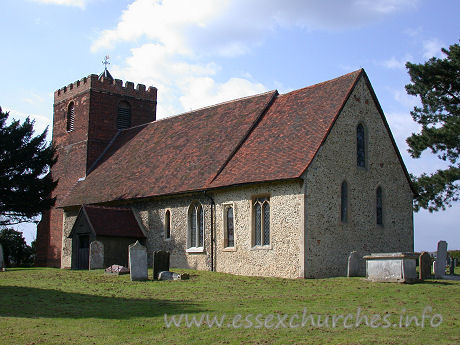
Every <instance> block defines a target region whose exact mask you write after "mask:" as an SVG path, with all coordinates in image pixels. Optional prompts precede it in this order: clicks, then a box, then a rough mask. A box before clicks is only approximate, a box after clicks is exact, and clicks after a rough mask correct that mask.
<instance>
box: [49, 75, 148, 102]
mask: <svg viewBox="0 0 460 345" xmlns="http://www.w3.org/2000/svg"><path fill="white" fill-rule="evenodd" d="M89 89H92V90H93V91H100V92H104V93H114V94H117V95H123V96H125V97H133V98H136V99H144V100H150V101H155V102H156V98H157V88H156V87H153V86H149V87H148V88H146V86H145V85H144V84H137V85H136V87H134V83H133V82H130V81H126V82H125V83H124V84H123V81H122V80H120V79H111V78H104V77H101V78H100V77H99V76H98V75H96V74H90V75H89V76H87V77H84V78H82V79H80V80H77V81H75V82H73V83H70V84H69V85H67V86H64V87H62V88H60V89H58V90H56V91H55V92H54V102H55V103H59V102H60V101H62V100H68V99H69V98H70V97H75V96H77V95H79V94H81V93H84V92H87V91H89Z"/></svg>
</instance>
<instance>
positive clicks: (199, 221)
mask: <svg viewBox="0 0 460 345" xmlns="http://www.w3.org/2000/svg"><path fill="white" fill-rule="evenodd" d="M203 243H204V212H203V207H202V206H201V204H200V203H193V204H192V205H190V207H189V212H188V249H203Z"/></svg>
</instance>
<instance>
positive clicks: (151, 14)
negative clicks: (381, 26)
mask: <svg viewBox="0 0 460 345" xmlns="http://www.w3.org/2000/svg"><path fill="white" fill-rule="evenodd" d="M416 3H417V0H373V1H370V0H354V1H341V0H328V1H303V0H285V1H278V0H252V1H246V0H233V1H230V0H223V1H213V0H195V1H193V2H192V1H181V0H163V1H159V0H136V1H134V2H133V3H132V4H130V5H129V6H128V8H127V9H126V10H125V11H124V12H123V14H122V16H121V18H120V21H119V23H118V25H117V26H116V28H114V29H110V30H104V31H103V32H102V33H101V34H100V36H99V38H98V39H97V40H96V41H95V42H94V43H93V46H92V49H93V51H96V50H98V49H107V48H111V47H113V46H114V45H115V44H116V43H117V42H121V41H133V40H135V39H137V38H140V37H145V38H147V39H149V40H152V41H155V42H159V43H162V44H164V45H166V46H168V47H170V48H173V47H174V48H175V49H177V50H178V51H181V50H190V51H195V52H196V51H197V48H202V49H205V48H207V49H208V50H209V49H210V50H211V52H213V53H220V54H223V55H228V54H232V55H235V54H241V53H245V52H247V51H248V49H249V48H250V46H251V45H252V44H257V43H258V42H260V41H261V40H263V38H264V36H265V35H266V34H267V33H269V32H271V31H272V30H274V29H276V28H278V27H293V26H297V27H305V28H308V29H321V30H337V29H344V28H351V27H356V26H360V25H363V24H366V23H370V22H373V21H375V20H378V19H380V18H382V17H383V16H385V15H388V14H390V13H393V12H396V11H399V10H402V9H406V8H408V7H413V6H415V5H416Z"/></svg>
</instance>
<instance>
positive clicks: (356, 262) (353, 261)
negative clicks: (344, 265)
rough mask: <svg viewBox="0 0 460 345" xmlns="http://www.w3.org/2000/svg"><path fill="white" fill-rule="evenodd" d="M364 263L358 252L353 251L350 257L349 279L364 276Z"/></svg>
mask: <svg viewBox="0 0 460 345" xmlns="http://www.w3.org/2000/svg"><path fill="white" fill-rule="evenodd" d="M363 271H364V261H363V259H362V258H361V256H360V255H359V254H358V252H356V251H353V252H351V253H350V255H349V256H348V269H347V277H362V276H364V272H363Z"/></svg>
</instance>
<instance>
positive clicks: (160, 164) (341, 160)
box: [37, 69, 414, 278]
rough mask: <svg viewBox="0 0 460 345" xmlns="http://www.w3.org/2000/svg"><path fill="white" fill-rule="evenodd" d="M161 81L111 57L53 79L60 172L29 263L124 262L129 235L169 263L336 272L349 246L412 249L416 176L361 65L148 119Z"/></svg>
mask: <svg viewBox="0 0 460 345" xmlns="http://www.w3.org/2000/svg"><path fill="white" fill-rule="evenodd" d="M156 104H157V90H156V88H154V87H149V88H146V87H145V86H144V85H141V84H138V85H137V86H136V87H134V84H133V83H131V82H125V83H123V82H122V81H121V80H119V79H114V78H113V77H112V76H111V75H110V73H109V72H108V70H105V71H104V72H103V73H102V74H101V75H99V76H97V75H94V74H92V75H89V76H88V77H86V78H83V79H81V80H79V81H76V82H74V83H72V84H69V85H68V86H66V87H64V88H61V89H59V90H57V91H56V92H55V93H54V123H53V143H54V145H56V147H57V154H58V161H57V163H56V165H55V166H54V167H53V169H52V175H53V178H55V179H58V180H59V183H58V186H57V188H56V190H55V191H54V196H56V198H57V201H56V205H55V207H54V208H52V209H51V210H50V211H48V212H46V213H44V214H43V215H42V220H41V222H40V223H39V225H38V229H37V264H38V265H46V266H54V267H61V268H72V269H87V268H88V260H89V259H88V256H89V248H90V243H91V242H92V241H95V240H97V241H100V242H101V243H103V247H104V265H105V266H110V265H112V264H119V265H127V263H128V262H127V261H128V246H129V245H130V244H132V243H134V242H135V241H137V240H139V241H140V242H141V243H142V244H144V245H145V246H146V248H147V253H148V256H149V262H150V263H151V261H152V256H153V252H155V251H158V250H165V251H169V252H170V254H171V256H170V259H171V267H177V268H192V269H197V270H210V271H218V272H226V273H232V274H239V275H252V276H276V277H284V278H319V277H330V276H343V275H346V273H347V258H348V256H349V254H350V252H352V251H357V252H358V253H359V255H362V256H363V255H367V254H370V253H376V252H407V251H413V245H414V234H413V216H412V200H413V193H414V192H413V189H412V186H411V183H410V179H409V175H408V172H407V170H406V167H405V166H404V163H403V161H402V158H401V155H400V153H399V151H398V148H397V146H396V143H395V140H394V138H393V136H392V134H391V131H390V128H389V126H388V123H387V121H386V119H385V116H384V114H383V111H382V109H381V107H380V105H379V102H378V100H377V97H376V95H375V93H374V91H373V88H372V86H371V84H370V82H369V79H368V77H367V75H366V73H365V71H364V70H363V69H360V70H357V71H355V72H352V73H349V74H346V75H343V76H341V77H338V78H336V79H332V80H329V81H326V82H323V83H319V84H316V85H313V86H309V87H306V88H303V89H299V90H295V91H292V92H289V93H286V94H279V93H278V92H277V91H276V90H275V91H269V92H266V93H262V94H258V95H254V96H250V97H245V98H240V99H236V100H233V101H229V102H225V103H221V104H217V105H213V106H209V107H206V108H202V109H197V110H193V111H190V112H187V113H184V114H180V115H176V116H171V117H168V118H164V119H159V120H157V119H156Z"/></svg>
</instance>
